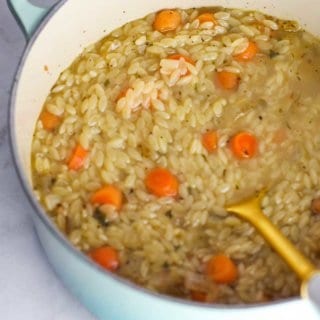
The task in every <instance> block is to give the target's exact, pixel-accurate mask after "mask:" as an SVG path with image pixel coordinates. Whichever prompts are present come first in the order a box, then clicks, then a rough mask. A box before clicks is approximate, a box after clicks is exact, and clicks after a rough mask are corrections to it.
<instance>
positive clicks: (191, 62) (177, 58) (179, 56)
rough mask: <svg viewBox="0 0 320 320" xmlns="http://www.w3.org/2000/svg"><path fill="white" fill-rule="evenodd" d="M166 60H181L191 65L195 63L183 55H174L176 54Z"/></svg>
mask: <svg viewBox="0 0 320 320" xmlns="http://www.w3.org/2000/svg"><path fill="white" fill-rule="evenodd" d="M167 59H172V60H180V59H183V60H184V61H185V62H188V63H190V64H192V65H195V62H194V60H192V59H191V58H190V57H188V56H185V55H183V54H179V53H176V54H173V55H171V56H168V57H167Z"/></svg>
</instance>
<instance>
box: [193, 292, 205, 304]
mask: <svg viewBox="0 0 320 320" xmlns="http://www.w3.org/2000/svg"><path fill="white" fill-rule="evenodd" d="M190 295H191V299H192V300H193V301H197V302H206V300H207V294H206V293H205V292H200V291H191V292H190Z"/></svg>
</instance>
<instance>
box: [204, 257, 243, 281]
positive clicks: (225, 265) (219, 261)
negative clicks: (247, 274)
mask: <svg viewBox="0 0 320 320" xmlns="http://www.w3.org/2000/svg"><path fill="white" fill-rule="evenodd" d="M207 275H208V277H209V278H210V279H211V280H212V281H214V282H216V283H219V284H231V283H233V282H235V281H236V279H237V278H238V269H237V267H236V265H235V264H234V262H233V261H232V260H231V259H230V258H229V257H227V256H225V255H222V254H220V255H217V256H214V257H212V258H211V259H210V260H209V262H208V264H207Z"/></svg>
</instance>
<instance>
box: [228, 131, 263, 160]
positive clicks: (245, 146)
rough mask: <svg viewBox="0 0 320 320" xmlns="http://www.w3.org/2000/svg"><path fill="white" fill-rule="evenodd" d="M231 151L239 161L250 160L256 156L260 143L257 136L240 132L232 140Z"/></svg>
mask: <svg viewBox="0 0 320 320" xmlns="http://www.w3.org/2000/svg"><path fill="white" fill-rule="evenodd" d="M230 146H231V150H232V152H233V154H234V155H235V156H236V157H237V158H239V159H248V158H252V157H254V156H255V155H256V153H257V149H258V141H257V139H256V137H255V136H253V135H252V134H251V133H249V132H239V133H238V134H236V135H234V136H233V137H232V139H231V144H230Z"/></svg>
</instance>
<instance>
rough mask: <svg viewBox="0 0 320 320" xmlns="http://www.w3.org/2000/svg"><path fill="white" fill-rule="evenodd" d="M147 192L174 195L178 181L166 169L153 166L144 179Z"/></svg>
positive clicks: (160, 195)
mask: <svg viewBox="0 0 320 320" xmlns="http://www.w3.org/2000/svg"><path fill="white" fill-rule="evenodd" d="M145 184H146V187H147V189H148V190H149V192H151V193H153V194H154V195H156V196H158V197H174V196H176V195H177V194H178V188H179V182H178V180H177V178H176V177H175V176H174V175H173V174H172V173H171V172H170V171H169V170H167V169H164V168H155V169H153V170H152V171H150V172H149V173H148V175H147V177H146V179H145Z"/></svg>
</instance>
